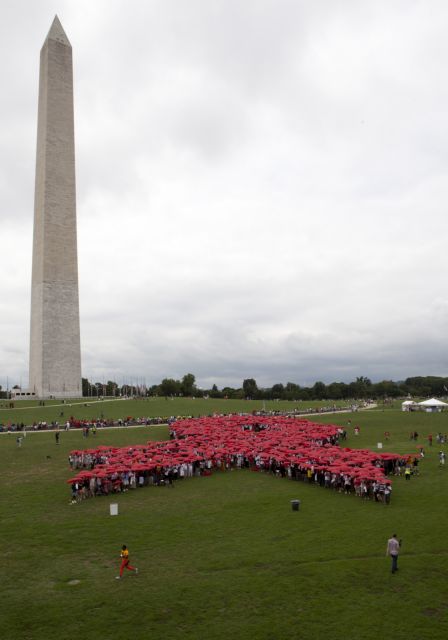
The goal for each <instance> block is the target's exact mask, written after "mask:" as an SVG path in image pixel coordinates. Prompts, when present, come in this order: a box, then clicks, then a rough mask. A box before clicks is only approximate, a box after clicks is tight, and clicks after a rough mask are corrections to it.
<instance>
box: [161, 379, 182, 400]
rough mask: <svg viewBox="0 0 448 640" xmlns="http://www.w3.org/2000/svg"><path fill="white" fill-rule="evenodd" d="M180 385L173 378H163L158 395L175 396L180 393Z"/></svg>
mask: <svg viewBox="0 0 448 640" xmlns="http://www.w3.org/2000/svg"><path fill="white" fill-rule="evenodd" d="M180 387H181V383H180V382H179V380H174V379H173V378H164V379H163V380H162V382H161V383H160V395H162V396H177V395H179V393H180Z"/></svg>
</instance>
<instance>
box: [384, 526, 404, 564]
mask: <svg viewBox="0 0 448 640" xmlns="http://www.w3.org/2000/svg"><path fill="white" fill-rule="evenodd" d="M400 546H401V541H400V542H398V540H397V534H396V533H394V534H393V536H392V538H389V540H388V541H387V549H386V556H390V557H391V558H392V573H395V572H396V571H398V552H399V550H400Z"/></svg>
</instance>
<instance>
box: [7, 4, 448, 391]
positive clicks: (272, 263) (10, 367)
mask: <svg viewBox="0 0 448 640" xmlns="http://www.w3.org/2000/svg"><path fill="white" fill-rule="evenodd" d="M0 8H1V15H2V19H1V24H0V49H1V55H0V86H1V87H2V99H1V101H0V122H1V133H0V135H1V138H0V229H1V236H0V237H1V243H0V249H1V250H0V330H1V331H0V384H3V385H5V383H6V376H9V383H10V385H11V382H20V380H21V381H22V384H23V385H25V384H26V383H27V380H28V353H29V317H30V308H29V307H30V290H31V249H32V229H33V198H34V168H35V152H36V127H37V95H38V71H39V51H40V48H41V46H42V44H43V42H44V40H45V37H46V35H47V32H48V30H49V28H50V25H51V22H52V20H53V17H54V15H55V14H56V13H57V14H58V16H59V18H60V20H61V22H62V25H63V27H64V29H65V31H66V33H67V36H68V38H69V39H70V41H71V44H72V47H73V59H74V75H75V128H76V164H77V166H76V169H77V211H78V260H79V279H80V313H81V349H82V369H83V375H85V376H88V377H89V378H91V379H92V378H93V379H98V380H104V379H109V378H112V379H116V380H117V381H118V382H119V383H121V382H122V381H123V380H124V379H127V381H129V380H130V377H131V376H134V377H137V376H139V377H141V378H144V379H145V380H146V383H147V384H152V383H156V382H159V381H160V380H161V379H162V378H164V377H176V378H177V377H180V376H182V375H183V374H184V373H186V372H189V371H191V372H192V373H194V374H195V375H196V378H197V380H198V383H199V384H200V385H201V386H203V387H207V386H209V385H211V384H213V383H216V384H218V386H219V387H222V386H223V385H225V384H230V385H234V386H240V385H241V383H242V380H243V379H244V378H247V377H254V378H256V380H257V382H258V384H259V385H271V384H273V383H275V382H284V383H285V382H287V381H292V382H296V383H299V384H312V383H314V381H315V380H323V381H325V382H330V381H333V380H344V381H350V380H353V379H354V378H355V376H359V375H367V376H369V377H371V378H372V379H373V380H380V379H383V378H392V379H396V380H397V379H402V378H404V377H406V376H408V375H419V374H422V375H430V374H433V375H439V374H441V375H448V342H447V340H446V331H447V319H448V295H447V291H446V286H447V285H446V281H447V250H446V245H447V226H448V222H447V215H446V210H447V202H448V180H447V174H448V115H447V114H448V83H447V81H446V74H447V69H448V38H447V36H446V34H447V29H448V3H447V2H446V1H444V0H433V1H432V2H430V3H428V2H425V1H421V2H420V1H413V0H401V1H400V0H397V1H395V2H390V0H384V1H381V0H376V1H375V2H372V1H371V0H365V1H363V0H345V1H344V0H338V2H334V1H333V0H325V1H324V0H307V1H300V0H244V1H241V0H188V2H187V1H185V0H127V1H125V0H94V1H92V0H66V1H59V2H57V1H52V0H39V2H34V1H32V0H28V1H25V0H0Z"/></svg>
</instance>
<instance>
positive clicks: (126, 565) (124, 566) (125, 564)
mask: <svg viewBox="0 0 448 640" xmlns="http://www.w3.org/2000/svg"><path fill="white" fill-rule="evenodd" d="M124 569H129V571H135V567H131V565H130V564H129V560H128V559H127V558H123V560H122V561H121V567H120V578H121V576H122V575H123V571H124Z"/></svg>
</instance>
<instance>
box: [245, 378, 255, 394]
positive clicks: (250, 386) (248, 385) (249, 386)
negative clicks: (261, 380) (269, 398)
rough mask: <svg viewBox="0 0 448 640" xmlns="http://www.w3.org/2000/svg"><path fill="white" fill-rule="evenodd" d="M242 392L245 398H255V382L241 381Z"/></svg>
mask: <svg viewBox="0 0 448 640" xmlns="http://www.w3.org/2000/svg"><path fill="white" fill-rule="evenodd" d="M243 392H244V396H245V397H246V398H255V397H256V395H257V393H258V387H257V382H256V380H254V379H253V378H247V379H246V380H243Z"/></svg>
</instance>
